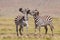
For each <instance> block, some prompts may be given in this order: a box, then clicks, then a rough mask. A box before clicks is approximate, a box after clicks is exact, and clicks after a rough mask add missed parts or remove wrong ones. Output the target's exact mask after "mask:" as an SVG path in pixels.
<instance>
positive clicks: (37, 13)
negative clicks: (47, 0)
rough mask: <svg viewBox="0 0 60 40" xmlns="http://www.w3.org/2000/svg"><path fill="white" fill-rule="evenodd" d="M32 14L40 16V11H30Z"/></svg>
mask: <svg viewBox="0 0 60 40" xmlns="http://www.w3.org/2000/svg"><path fill="white" fill-rule="evenodd" d="M30 15H32V16H38V15H39V11H38V10H33V11H30Z"/></svg>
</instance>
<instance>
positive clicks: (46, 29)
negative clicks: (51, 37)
mask: <svg viewBox="0 0 60 40" xmlns="http://www.w3.org/2000/svg"><path fill="white" fill-rule="evenodd" d="M44 27H45V34H47V31H48V28H47V25H46V26H44Z"/></svg>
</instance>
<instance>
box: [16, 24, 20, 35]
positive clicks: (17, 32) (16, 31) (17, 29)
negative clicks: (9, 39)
mask: <svg viewBox="0 0 60 40" xmlns="http://www.w3.org/2000/svg"><path fill="white" fill-rule="evenodd" d="M16 32H17V36H19V35H18V25H17V24H16Z"/></svg>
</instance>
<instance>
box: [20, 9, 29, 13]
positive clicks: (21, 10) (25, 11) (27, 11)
mask: <svg viewBox="0 0 60 40" xmlns="http://www.w3.org/2000/svg"><path fill="white" fill-rule="evenodd" d="M19 11H20V12H22V13H23V14H25V13H27V14H29V12H30V9H29V8H26V9H24V8H19Z"/></svg>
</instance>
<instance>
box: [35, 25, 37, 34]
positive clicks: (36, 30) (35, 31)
mask: <svg viewBox="0 0 60 40" xmlns="http://www.w3.org/2000/svg"><path fill="white" fill-rule="evenodd" d="M36 31H37V26H36V25H35V34H36Z"/></svg>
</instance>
